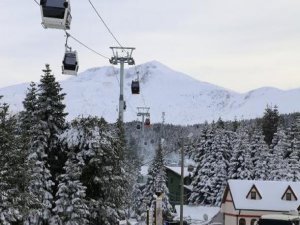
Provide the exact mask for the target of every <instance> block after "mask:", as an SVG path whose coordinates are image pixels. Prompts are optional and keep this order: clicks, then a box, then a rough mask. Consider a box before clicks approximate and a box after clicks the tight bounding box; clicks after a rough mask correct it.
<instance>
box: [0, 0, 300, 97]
mask: <svg viewBox="0 0 300 225" xmlns="http://www.w3.org/2000/svg"><path fill="white" fill-rule="evenodd" d="M38 1H39V0H38ZM92 2H93V3H94V5H95V7H96V8H97V9H98V10H99V12H100V14H101V15H102V17H103V18H104V20H105V21H106V22H107V24H108V25H109V27H110V28H111V30H112V31H113V32H114V34H115V35H116V36H117V38H118V39H119V41H120V42H121V44H122V45H123V46H134V47H136V48H137V49H136V51H135V52H134V58H135V61H136V63H137V64H140V63H144V62H147V61H151V60H157V61H160V62H161V63H163V64H166V65H167V66H169V67H171V68H172V69H174V70H177V71H180V72H184V73H186V74H189V75H191V76H193V77H194V78H196V79H198V80H201V81H207V82H210V83H214V84H217V85H220V86H223V87H225V88H229V89H232V90H235V91H238V92H246V91H248V90H251V89H254V88H259V87H262V86H273V87H278V88H281V89H291V88H298V87H300V13H299V10H300V1H299V0H263V1H262V0H186V1H183V0H168V1H167V0H151V1H150V0H101V1H100V0H92ZM71 7H72V16H73V20H72V24H71V30H70V31H69V32H70V33H71V34H72V35H73V36H74V37H76V38H77V39H79V40H80V41H82V42H83V43H85V44H86V45H88V46H90V47H91V48H93V49H94V50H96V51H98V52H100V53H102V54H104V55H106V56H109V57H110V56H111V50H110V49H109V46H116V45H117V44H116V43H115V41H114V40H113V38H112V37H111V36H110V35H109V33H108V32H107V30H106V29H105V27H104V26H103V24H102V23H101V22H100V20H99V18H98V17H97V15H96V14H95V12H94V11H93V9H92V8H91V6H90V4H89V2H88V0H71ZM0 8H1V13H0V24H1V32H0V35H1V36H0V37H1V42H0V65H1V66H0V74H1V79H0V81H1V82H0V87H4V86H8V85H13V84H17V83H21V82H30V81H38V80H39V78H40V75H41V74H42V72H41V69H43V68H44V64H45V63H49V64H50V65H51V68H52V70H53V72H54V74H55V75H56V77H57V78H58V79H60V80H61V79H65V78H66V76H63V75H61V61H62V58H63V54H64V43H65V35H64V32H63V31H61V30H53V29H47V30H45V29H44V28H43V27H42V26H41V24H40V23H41V16H40V9H39V7H38V5H37V4H36V3H35V2H34V0H20V1H11V0H1V1H0ZM69 45H71V46H72V47H73V49H76V50H77V51H78V53H79V62H80V72H82V71H84V70H86V69H89V68H91V67H99V66H107V65H109V63H108V61H107V60H106V59H103V58H101V57H99V56H98V55H95V54H94V53H92V52H90V51H89V50H87V49H86V48H84V47H82V46H81V45H79V44H78V43H77V42H75V41H73V40H70V41H69Z"/></svg>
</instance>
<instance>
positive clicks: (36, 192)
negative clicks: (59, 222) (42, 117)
mask: <svg viewBox="0 0 300 225" xmlns="http://www.w3.org/2000/svg"><path fill="white" fill-rule="evenodd" d="M30 133H31V135H32V137H31V140H30V148H29V153H28V158H27V161H26V162H27V167H28V168H29V174H30V178H29V181H28V188H27V190H28V194H29V196H30V199H32V202H30V210H29V213H28V215H27V217H26V219H25V225H40V224H41V223H47V222H48V220H49V219H50V218H51V210H52V207H53V195H52V188H53V185H54V183H53V181H52V179H51V178H52V177H51V173H50V170H49V166H48V164H47V158H48V155H47V154H46V149H47V144H48V143H47V140H48V139H49V136H50V134H49V132H48V130H47V127H46V124H45V123H43V122H42V121H37V123H36V124H34V126H33V127H32V130H31V131H30Z"/></svg>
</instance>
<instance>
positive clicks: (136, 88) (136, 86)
mask: <svg viewBox="0 0 300 225" xmlns="http://www.w3.org/2000/svg"><path fill="white" fill-rule="evenodd" d="M131 93H132V94H136V95H138V94H140V82H139V81H138V80H133V81H132V83H131Z"/></svg>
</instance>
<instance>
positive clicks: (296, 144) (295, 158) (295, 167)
mask: <svg viewBox="0 0 300 225" xmlns="http://www.w3.org/2000/svg"><path fill="white" fill-rule="evenodd" d="M291 130H292V132H291V133H290V135H291V136H292V137H293V138H292V140H291V142H290V148H289V152H290V154H289V156H288V159H287V161H288V164H289V169H290V172H289V173H288V177H287V179H288V180H292V181H299V180H300V165H299V160H300V124H299V120H298V119H297V120H296V121H295V122H294V123H293V124H292V128H291Z"/></svg>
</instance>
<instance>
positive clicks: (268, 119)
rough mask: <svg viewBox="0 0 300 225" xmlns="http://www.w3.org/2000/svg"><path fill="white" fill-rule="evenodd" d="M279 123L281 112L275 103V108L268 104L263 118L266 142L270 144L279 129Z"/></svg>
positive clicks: (263, 131)
mask: <svg viewBox="0 0 300 225" xmlns="http://www.w3.org/2000/svg"><path fill="white" fill-rule="evenodd" d="M278 124H279V112H278V108H277V106H276V105H275V106H274V108H273V109H272V107H269V106H267V108H266V109H265V113H264V116H263V118H262V133H263V135H264V140H265V142H266V143H267V144H268V145H270V144H271V143H272V139H273V136H274V134H275V133H276V131H277V127H278Z"/></svg>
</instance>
